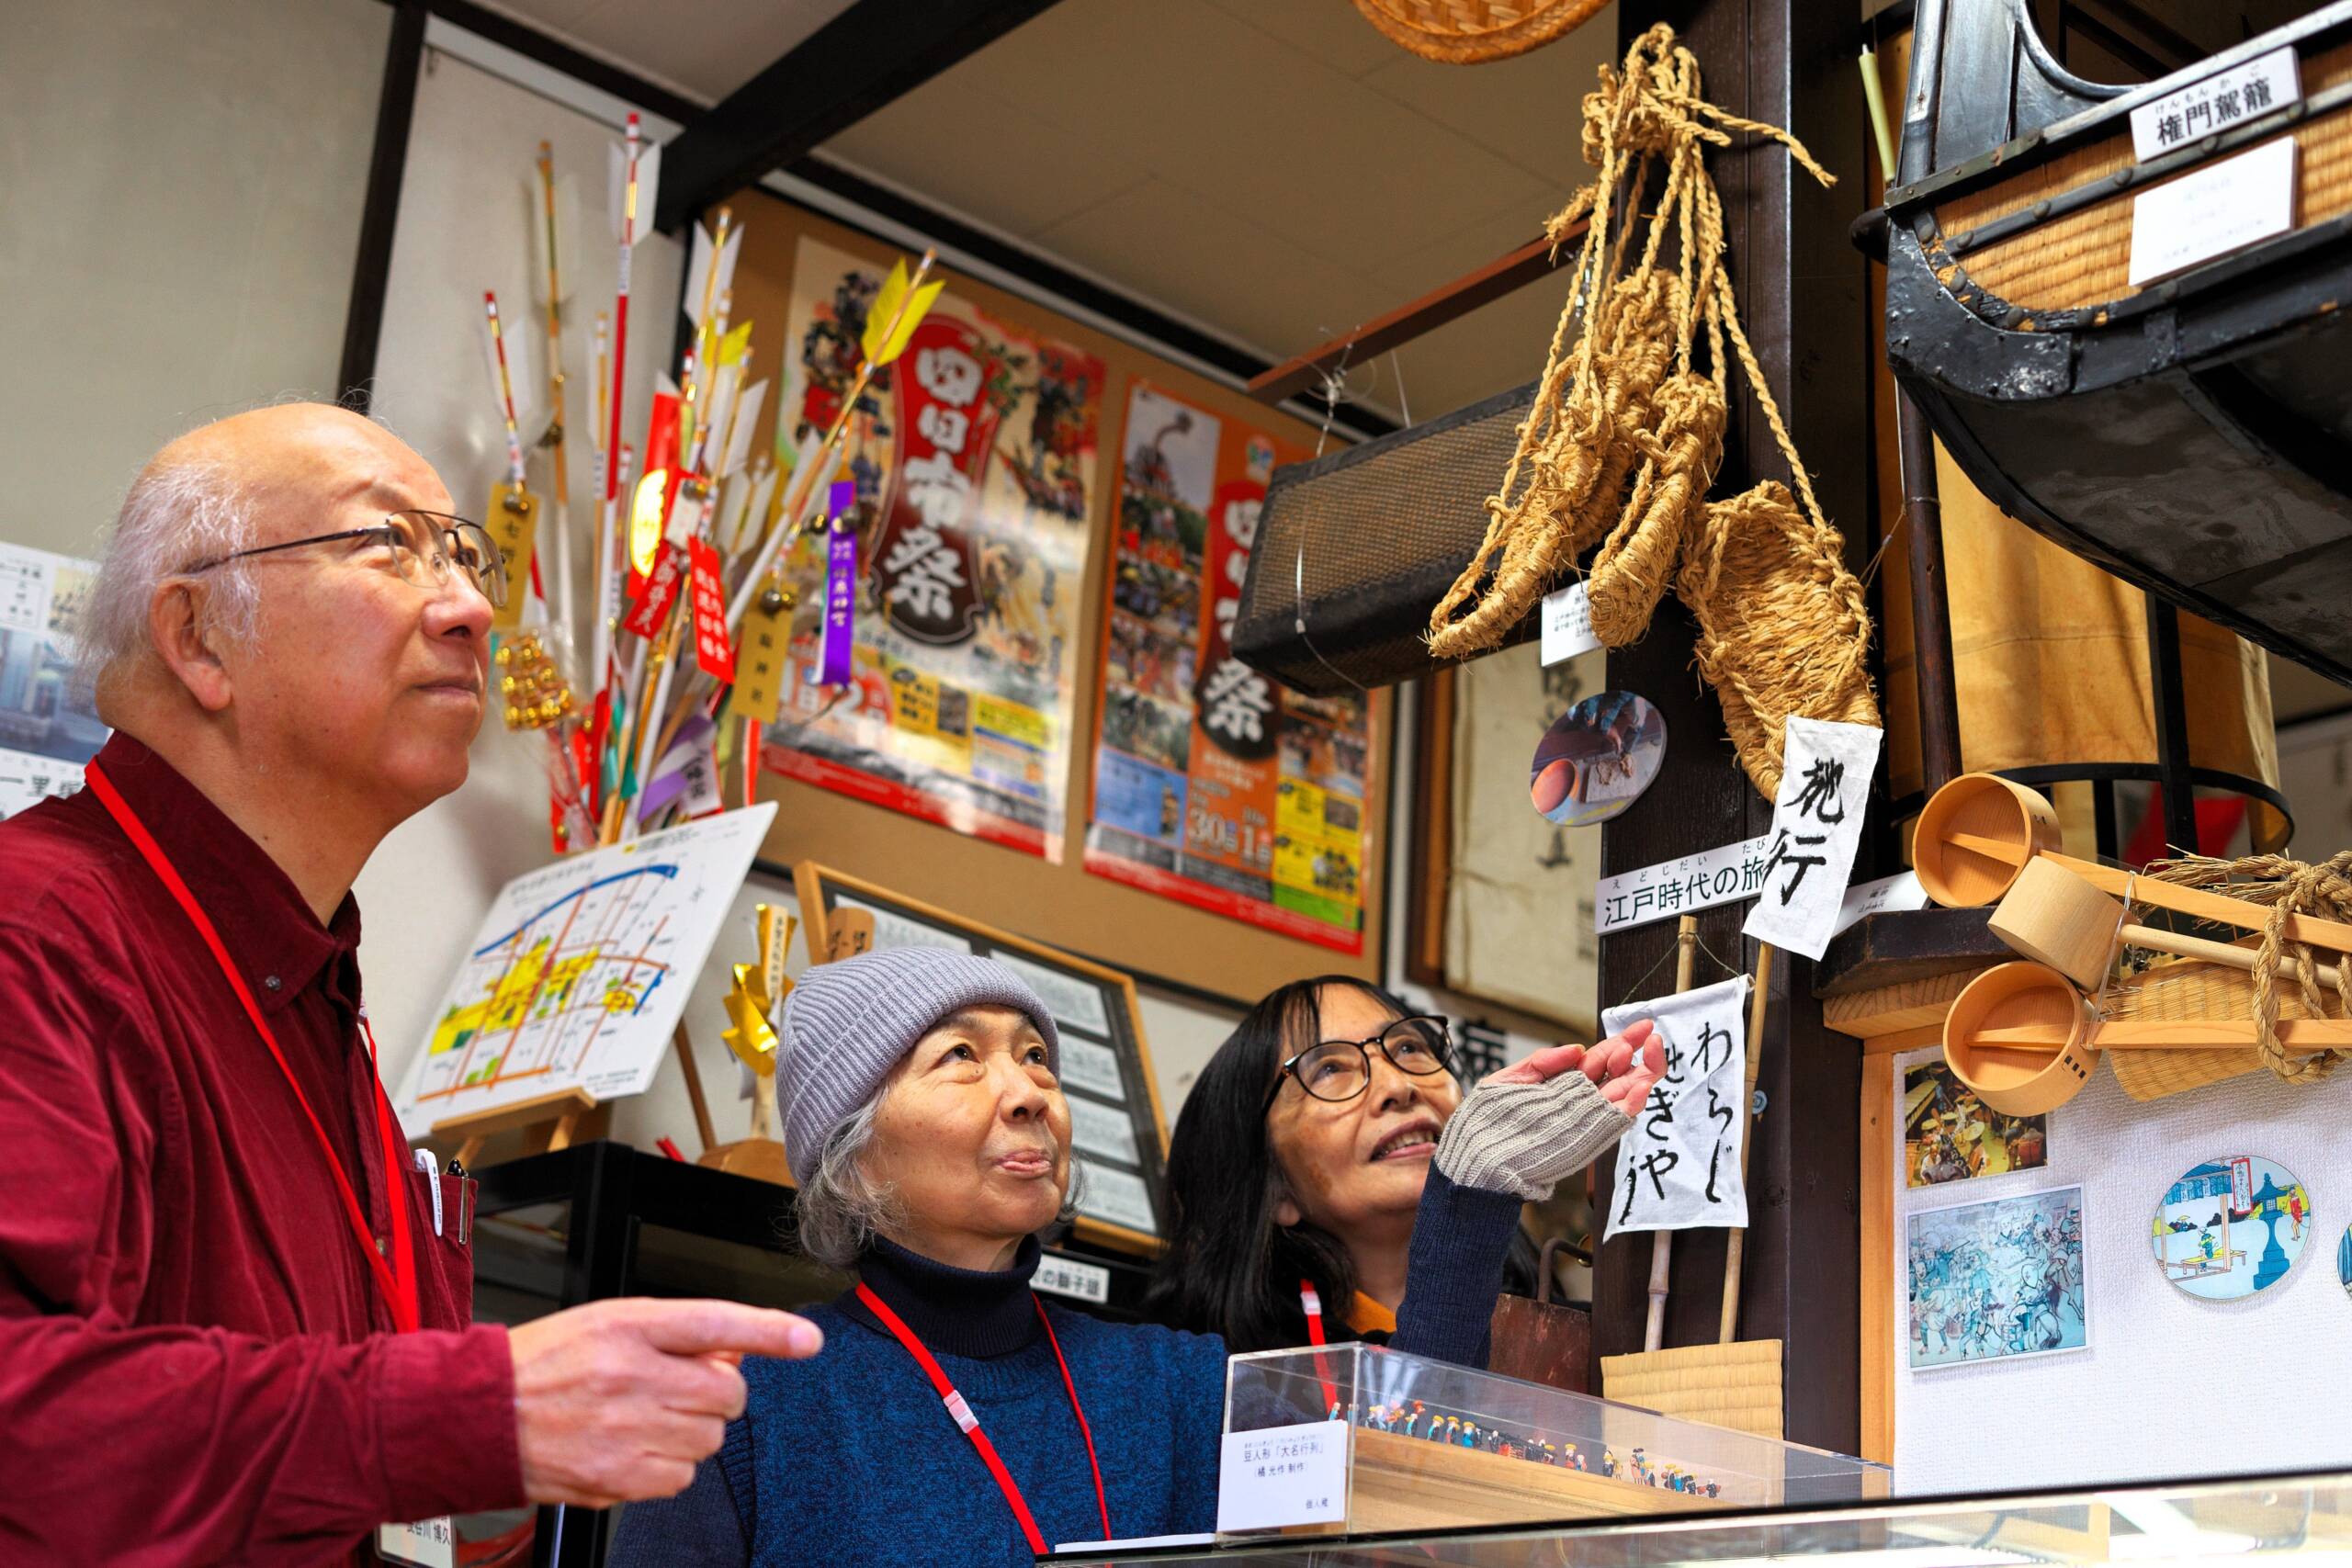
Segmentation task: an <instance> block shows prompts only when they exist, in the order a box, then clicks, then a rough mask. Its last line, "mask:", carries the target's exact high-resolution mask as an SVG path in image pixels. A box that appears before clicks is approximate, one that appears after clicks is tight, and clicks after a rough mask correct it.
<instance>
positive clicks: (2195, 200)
mask: <svg viewBox="0 0 2352 1568" xmlns="http://www.w3.org/2000/svg"><path fill="white" fill-rule="evenodd" d="M2294 226H2295V139H2294V138H2293V137H2291V136H2290V137H2283V138H2281V139H2280V140H2278V141H2266V142H2264V143H2263V144H2262V145H2261V146H2259V147H2257V148H2256V149H2255V150H2254V151H2253V152H2241V153H2239V154H2238V155H2237V156H2236V157H2234V158H2224V159H2222V161H2221V162H2220V163H2218V164H2203V165H2201V166H2199V167H2198V168H2195V169H2192V170H2190V171H2189V172H2188V174H2185V175H2181V176H2180V177H2179V178H2178V179H2177V180H2166V181H2165V183H2164V184H2162V185H2160V186H2156V187H2155V188H2154V189H2153V190H2144V191H2142V192H2141V193H2140V194H2139V195H2138V196H2135V197H2132V198H2131V287H2133V288H2139V287H2140V286H2141V285H2143V284H2147V283H2153V282H2154V281H2155V280H2156V279H2157V278H2160V277H2169V276H2172V275H2173V274H2174V273H2177V272H2185V271H2187V270H2188V268H2190V267H2192V266H2199V265H2203V264H2204V263H2206V262H2209V261H2211V260H2212V259H2213V258H2215V257H2216V256H2225V255H2227V254H2230V253H2231V252H2232V251H2234V250H2239V249H2242V248H2243V247H2245V246H2247V245H2251V244H2256V243H2260V242H2261V241H2264V240H2267V239H2271V238H2274V237H2275V236H2277V235H2279V234H2283V233H2285V232H2287V231H2289V230H2290V229H2292V228H2293V227H2294Z"/></svg>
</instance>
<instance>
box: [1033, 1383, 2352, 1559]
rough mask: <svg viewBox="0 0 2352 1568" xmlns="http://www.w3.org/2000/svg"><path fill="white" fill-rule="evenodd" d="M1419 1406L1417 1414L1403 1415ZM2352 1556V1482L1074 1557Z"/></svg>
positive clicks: (2177, 1488) (2301, 1479) (2048, 1496)
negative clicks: (1416, 1409) (2350, 1554)
mask: <svg viewBox="0 0 2352 1568" xmlns="http://www.w3.org/2000/svg"><path fill="white" fill-rule="evenodd" d="M1408 1408H1409V1407H1408ZM2347 1553H2352V1475H2346V1474H2338V1473H2327V1474H2312V1475H2292V1476H2270V1477H2260V1478H2252V1479H2245V1480H2233V1481H2213V1482H2199V1483H2151V1484H2146V1485H2131V1486H2117V1487H2100V1488H2096V1489H2086V1490H2082V1491H2054V1492H2041V1493H2030V1494H2015V1495H2004V1496H2000V1497H1968V1498H1918V1499H1898V1500H1894V1501H1879V1502H1872V1503H1861V1504H1848V1505H1844V1506H1838V1507H1783V1508H1780V1509H1765V1510H1758V1511H1745V1510H1743V1511H1727V1510H1717V1511H1714V1512H1712V1513H1702V1514H1691V1515H1684V1516H1681V1517H1673V1518H1648V1519H1628V1518H1616V1519H1588V1520H1584V1521H1581V1522H1577V1523H1566V1524H1552V1525H1545V1526H1540V1527H1532V1526H1519V1527H1513V1528H1508V1529H1494V1528H1488V1529H1463V1530H1449V1531H1424V1532H1418V1533H1406V1534H1401V1535H1393V1536H1386V1537H1377V1538H1372V1539H1357V1540H1320V1539H1316V1540H1296V1539H1291V1538H1283V1539H1280V1540H1272V1541H1257V1542H1250V1543H1245V1544H1241V1545H1236V1546H1231V1547H1225V1548H1219V1549H1210V1548H1204V1547H1192V1548H1182V1549H1172V1550H1159V1551H1119V1550H1117V1549H1116V1548H1114V1549H1112V1551H1109V1552H1108V1553H1102V1554H1084V1555H1078V1556H1071V1555H1068V1554H1065V1555H1064V1556H1062V1557H1060V1558H1057V1560H1056V1561H1057V1562H1077V1563H1081V1564H1085V1565H1087V1568H1118V1565H1122V1564H1125V1563H1130V1562H1132V1563H1135V1564H1136V1565H1137V1568H1141V1565H1143V1564H1146V1563H1149V1564H1152V1565H1153V1568H1174V1565H1177V1564H1184V1563H1198V1564H1204V1565H1214V1568H1241V1565H1243V1564H1249V1565H1250V1568H1282V1565H1288V1564H1296V1565H1299V1568H1306V1565H1308V1564H1312V1565H1313V1568H1404V1565H1406V1564H1408V1563H1409V1564H1412V1565H1413V1568H1429V1565H1430V1564H1432V1563H1442V1564H1449V1565H1452V1568H1565V1565H1566V1564H1570V1563H1575V1564H1595V1565H1598V1564H1605V1565H1606V1568H1685V1565H1700V1564H1703V1565H1706V1568H1769V1565H1772V1564H1779V1563H1783V1562H1799V1561H1803V1562H1810V1563H1815V1564H1817V1568H2031V1565H2036V1564H2075V1563H2080V1564H2086V1565H2087V1564H2104V1563H2115V1564H2127V1565H2129V1568H2166V1565H2173V1564H2179V1565H2183V1568H2187V1565H2191V1564H2196V1565H2201V1568H2214V1565H2215V1564H2217V1563H2220V1562H2226V1561H2229V1560H2232V1559H2252V1558H2256V1557H2274V1558H2275V1557H2283V1556H2290V1555H2301V1556H2302V1557H2303V1558H2304V1560H2305V1561H2306V1562H2312V1563H2314V1564H2317V1563H2328V1564H2331V1565H2333V1564H2339V1563H2342V1562H2345V1561H2346V1554H2347Z"/></svg>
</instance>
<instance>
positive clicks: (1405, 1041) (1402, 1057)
mask: <svg viewBox="0 0 2352 1568" xmlns="http://www.w3.org/2000/svg"><path fill="white" fill-rule="evenodd" d="M1375 1049H1377V1050H1378V1051H1379V1052H1380V1054H1381V1055H1384V1056H1385V1057H1387V1058H1388V1064H1389V1066H1393V1067H1395V1068H1396V1069H1397V1071H1398V1072H1400V1073H1409V1074H1411V1075H1412V1076H1413V1077H1417V1078H1420V1077H1431V1076H1432V1075H1434V1074H1437V1073H1443V1072H1451V1071H1452V1070H1453V1035H1452V1033H1451V1032H1449V1030H1448V1029H1447V1026H1446V1021H1445V1020H1443V1019H1442V1018H1431V1017H1415V1018H1400V1019H1398V1020H1397V1021H1396V1022H1394V1023H1392V1024H1390V1025H1389V1026H1388V1027H1387V1028H1385V1029H1384V1030H1382V1031H1381V1032H1379V1033H1377V1034H1375V1035H1374V1036H1373V1037H1372V1038H1371V1039H1369V1040H1324V1041H1318V1042H1317V1043H1315V1044H1313V1045H1309V1046H1308V1047H1307V1048H1306V1050H1304V1051H1301V1052H1300V1053H1299V1054H1298V1055H1295V1056H1293V1057H1292V1058H1291V1059H1290V1060H1289V1061H1287V1062H1284V1063H1283V1065H1282V1068H1281V1070H1280V1071H1278V1072H1276V1073H1275V1074H1274V1081H1273V1085H1272V1088H1270V1089H1267V1090H1266V1103H1265V1104H1264V1105H1263V1106H1261V1107H1260V1110H1261V1111H1271V1110H1272V1109H1273V1104H1274V1096H1276V1095H1278V1094H1280V1093H1282V1091H1283V1079H1284V1078H1286V1077H1294V1078H1296V1079H1297V1080H1298V1087H1299V1088H1301V1089H1305V1090H1306V1092H1307V1093H1308V1094H1311V1095H1313V1096H1314V1097H1315V1098H1316V1099H1317V1100H1353V1099H1354V1098H1355V1097H1356V1096H1358V1095H1360V1094H1362V1093H1363V1091H1364V1090H1365V1089H1369V1088H1371V1087H1372V1053H1373V1052H1374V1050H1375Z"/></svg>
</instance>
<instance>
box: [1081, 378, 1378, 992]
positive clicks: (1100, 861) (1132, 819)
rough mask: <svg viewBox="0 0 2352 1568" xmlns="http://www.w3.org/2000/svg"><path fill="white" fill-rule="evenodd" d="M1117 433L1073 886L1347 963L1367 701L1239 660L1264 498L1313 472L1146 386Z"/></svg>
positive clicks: (1296, 455) (1359, 930)
mask: <svg viewBox="0 0 2352 1568" xmlns="http://www.w3.org/2000/svg"><path fill="white" fill-rule="evenodd" d="M1125 428H1126V434H1125V447H1126V451H1125V460H1124V462H1123V463H1122V465H1121V469H1120V483H1119V506H1118V514H1117V526H1116V529H1115V532H1114V547H1115V552H1116V553H1115V555H1114V558H1113V561H1112V570H1111V571H1110V573H1109V577H1110V581H1111V588H1110V604H1109V606H1108V607H1107V609H1106V612H1105V615H1104V633H1103V703H1102V709H1101V715H1100V717H1099V719H1098V721H1097V725H1096V730H1095V742H1094V791H1093V808H1092V813H1091V822H1090V825H1089V827H1088V829H1087V834H1086V868H1087V870H1089V871H1091V872H1094V873H1096V874H1099V875H1103V876H1107V877H1110V878H1112V879H1114V880H1115V881H1119V882H1125V883H1127V884H1129V885H1130V886H1136V887H1142V888H1146V889H1148V890H1149V891H1151V892H1154V893H1159V894H1161V895H1163V896H1165V897H1170V898H1175V899H1179V900H1181V901H1182V902H1184V903H1187V904H1191V905H1193V906H1195V907H1196V908H1204V909H1210V910H1214V911H1216V913H1218V914H1221V915H1227V916H1230V917H1232V918H1233V919H1241V920H1248V921H1250V922H1251V923H1253V924H1255V925H1259V926H1263V927H1265V928H1266V929H1268V930H1270V931H1280V932H1282V933H1283V934H1284V935H1286V936H1293V937H1298V938H1301V939H1303V940H1305V941H1307V942H1317V943H1320V944H1321V945H1323V946H1325V947H1329V948H1334V949H1336V950H1338V951H1340V952H1341V953H1350V954H1360V953H1363V867H1364V861H1365V858H1366V856H1367V855H1368V854H1369V852H1370V834H1369V832H1368V830H1367V829H1366V826H1365V822H1364V814H1365V807H1366V799H1365V797H1366V793H1367V787H1366V779H1367V775H1368V773H1369V769H1370V765H1371V751H1372V745H1371V713H1370V708H1369V700H1368V699H1367V698H1366V697H1364V696H1363V695H1362V694H1351V695H1349V696H1345V697H1336V698H1334V697H1308V696H1305V695H1302V694H1299V693H1296V692H1293V691H1290V690H1288V689H1287V688H1284V687H1283V686H1280V685H1277V684H1275V683H1274V682H1272V681H1270V680H1268V679H1267V678H1266V677H1265V676H1263V675H1261V674H1259V673H1258V672H1257V671H1254V670H1251V669H1250V667H1249V666H1247V665H1245V664H1243V663H1242V662H1241V661H1240V660H1237V659H1235V658H1234V657H1233V653H1232V632H1233V617H1234V615H1235V613H1236V612H1237V611H1238V609H1239V607H1240V603H1241V584H1242V581H1243V579H1244V578H1245V577H1246V576H1247V575H1248V572H1249V568H1250V547H1252V546H1253V545H1254V544H1255V543H1256V542H1257V532H1258V512H1259V508H1260V507H1261V505H1262V504H1263V503H1264V501H1265V497H1266V481H1267V480H1268V479H1270V478H1271V477H1272V473H1273V469H1274V465H1275V464H1276V463H1282V462H1296V461H1299V460H1300V459H1302V458H1304V457H1306V456H1307V454H1306V452H1304V451H1302V450H1300V449H1298V448H1296V447H1294V446H1289V445H1287V444H1285V443H1283V442H1281V441H1278V440H1276V439H1275V438H1274V437H1273V436H1272V435H1270V434H1266V433H1265V432H1263V431H1259V430H1253V429H1250V428H1249V427H1248V426H1245V425H1240V424H1237V423H1233V422H1231V421H1229V420H1226V419H1222V418H1220V417H1219V416H1217V415H1216V414H1213V413H1210V412H1208V411H1207V410H1205V409H1202V408H1198V407H1195V406H1194V405H1193V404H1191V403H1188V402H1186V401H1184V400H1182V399H1180V398H1176V397H1173V396H1171V395H1170V394H1169V393H1167V392H1164V391H1162V390H1160V389H1159V388H1156V387H1152V386H1148V385H1147V384H1146V383H1144V382H1143V381H1140V380H1138V381H1136V382H1135V383H1134V384H1133V386H1132V387H1131V388H1130V389H1129V391H1128V398H1127V419H1126V427H1125Z"/></svg>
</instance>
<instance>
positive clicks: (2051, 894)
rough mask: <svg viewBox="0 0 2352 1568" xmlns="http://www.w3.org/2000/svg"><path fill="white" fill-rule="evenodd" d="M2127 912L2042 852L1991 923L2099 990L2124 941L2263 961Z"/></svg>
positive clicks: (2142, 889)
mask: <svg viewBox="0 0 2352 1568" xmlns="http://www.w3.org/2000/svg"><path fill="white" fill-rule="evenodd" d="M2126 886H2128V887H2130V889H2131V892H2130V894H2129V895H2128V897H2131V898H2134V899H2138V898H2142V897H2147V896H2148V895H2149V893H2150V892H2151V891H2152V890H2153V889H2156V888H2163V887H2168V886H2171V885H2170V884H2168V883H2158V882H2150V881H2146V880H2144V879H2139V878H2127V879H2126ZM2150 901H2151V902H2154V899H2151V900H2150ZM2229 902H2232V903H2235V902H2237V900H2235V899H2231V900H2229ZM2248 907H2249V908H2254V907H2255V906H2248ZM2125 914H2126V911H2125V908H2124V906H2123V905H2122V904H2120V903H2118V902H2117V901H2116V900H2115V899H2113V898H2110V897H2108V896H2107V895H2106V894H2105V893H2102V892H2100V891H2099V890H2098V887H2096V886H2093V885H2092V883H2091V882H2090V880H2089V879H2088V878H2087V877H2086V876H2084V875H2083V874H2081V873H2079V872H2077V871H2075V869H2074V868H2073V866H2072V865H2070V864H2069V863H2066V862H2065V861H2064V858H2063V857H2061V856H2056V855H2037V856H2035V857H2034V858H2033V859H2032V860H2030V861H2028V862H2027V863H2025V864H2024V865H2023V866H2021V867H2019V868H2018V877H2017V881H2016V882H2015V883H2014V884H2012V885H2011V886H2010V888H2009V890H2008V892H2007V893H2006V894H2004V895H2003V896H2002V898H2001V907H2000V908H1997V909H1996V910H1994V911H1993V918H1992V919H1991V920H1989V921H1988V922H1986V923H1987V925H1988V927H1989V928H1990V930H1991V931H1992V932H1993V934H1994V935H1995V936H1996V937H1999V938H2000V939H2001V940H2002V941H2003V942H2007V943H2008V944H2009V946H2011V947H2013V948H2015V949H2016V950H2017V951H2018V953H2023V954H2024V955H2025V956H2026V957H2028V958H2031V959H2034V960H2036V961H2038V962H2040V963H2042V964H2049V965H2050V967H2052V969H2055V970H2057V971H2058V972H2059V973H2060V974H2062V975H2064V976H2066V977H2067V978H2068V979H2070V980H2072V981H2074V982H2075V984H2076V985H2078V986H2080V987H2083V988H2084V989H2085V990H2087V991H2096V990H2097V989H2098V987H2100V985H2101V984H2102V983H2104V982H2105V981H2106V979H2107V976H2108V972H2109V969H2110V968H2111V967H2112V966H2113V964H2114V963H2115V953H2116V950H2117V948H2118V947H2119V946H2131V947H2143V948H2147V949H2150V950H2152V951H2154V952H2156V953H2171V954H2172V955H2173V956H2175V957H2177V958H2201V959H2204V960H2206V961H2207V962H2209V963H2212V964H2228V965H2229V966H2231V967H2232V968H2233V969H2242V970H2245V972H2246V973H2248V974H2251V973H2253V972H2254V971H2255V970H2256V969H2257V968H2259V967H2260V966H2261V959H2260V957H2259V955H2257V954H2256V953H2254V952H2252V951H2251V950H2249V949H2247V948H2243V947H2233V946H2231V945H2230V944H2229V943H2228V942H2210V941H2208V940H2206V939H2205V938H2203V937H2195V936H2183V935H2181V934H2179V933H2178V932H2177V931H2160V930H2158V929H2156V928H2155V927H2154V926H2143V925H2130V924H2126V923H2125ZM2274 967H2275V971H2276V973H2278V975H2280V976H2284V977H2286V978H2288V979H2292V978H2294V976H2295V965H2294V964H2293V963H2292V962H2291V961H2290V960H2288V959H2285V958H2281V959H2279V960H2278V963H2277V964H2276V965H2275V966H2274ZM2319 980H2320V983H2321V984H2322V985H2324V986H2329V987H2333V986H2335V983H2336V972H2335V968H2334V967H2332V966H2327V965H2323V966H2321V968H2320V969H2319Z"/></svg>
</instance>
